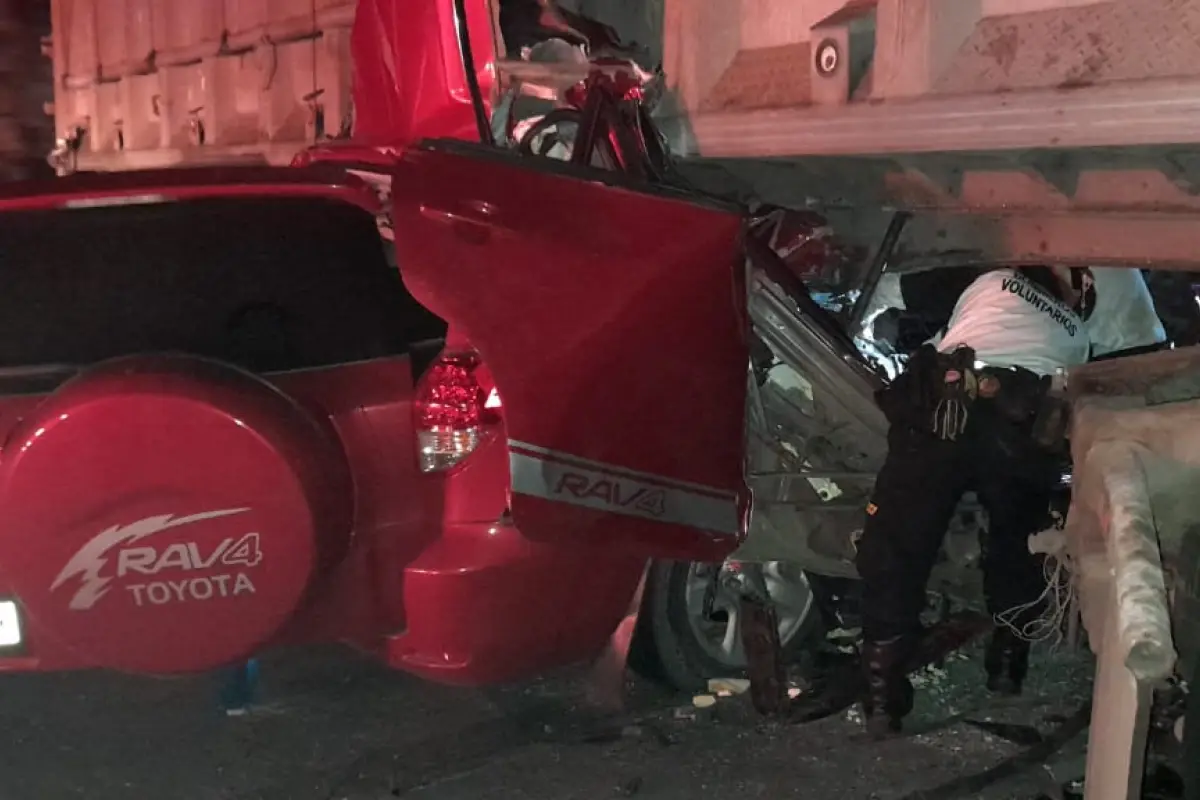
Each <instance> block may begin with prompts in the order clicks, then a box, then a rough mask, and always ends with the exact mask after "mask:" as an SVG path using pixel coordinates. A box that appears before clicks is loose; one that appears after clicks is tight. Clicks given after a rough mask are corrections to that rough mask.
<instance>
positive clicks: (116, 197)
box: [0, 164, 380, 214]
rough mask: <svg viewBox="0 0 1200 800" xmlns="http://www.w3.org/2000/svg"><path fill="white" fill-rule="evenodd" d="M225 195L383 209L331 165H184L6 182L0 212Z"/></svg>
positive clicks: (352, 177)
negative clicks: (339, 202) (325, 200)
mask: <svg viewBox="0 0 1200 800" xmlns="http://www.w3.org/2000/svg"><path fill="white" fill-rule="evenodd" d="M202 197H204V198H220V197H230V198H232V197H241V198H245V197H264V198H268V197H270V198H278V197H326V198H329V199H339V200H342V201H344V202H348V203H351V204H353V205H357V206H359V207H361V208H362V209H363V210H365V211H368V212H370V213H372V214H375V213H378V212H379V210H380V207H379V199H378V197H377V196H376V194H375V192H374V191H373V190H372V189H371V187H370V186H369V185H368V184H367V183H366V182H365V181H363V180H362V179H361V178H358V177H357V176H355V175H350V174H347V173H346V172H345V170H341V169H336V168H332V167H331V166H330V165H325V164H315V165H313V166H306V167H257V166H254V167H244V166H236V167H183V168H174V169H153V170H136V171H130V172H80V173H75V174H73V175H68V176H65V177H61V178H53V179H43V180H36V181H14V182H12V183H6V184H0V213H3V212H5V211H20V210H29V209H46V208H79V207H85V206H94V205H120V204H121V203H122V202H153V201H155V200H159V201H171V200H183V199H198V198H202Z"/></svg>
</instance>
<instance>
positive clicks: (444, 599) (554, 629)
mask: <svg viewBox="0 0 1200 800" xmlns="http://www.w3.org/2000/svg"><path fill="white" fill-rule="evenodd" d="M643 567H644V560H643V559H640V558H636V557H631V556H629V555H626V554H614V553H606V552H604V551H600V550H597V549H592V548H588V547H570V548H566V547H560V546H551V545H546V544H543V543H538V542H531V541H529V540H527V539H525V538H524V537H523V536H522V535H521V534H520V532H519V531H518V530H517V529H516V528H515V527H513V526H511V525H497V524H490V525H489V524H486V523H478V524H461V525H454V526H450V527H448V528H447V529H446V531H445V534H444V536H443V537H442V538H441V539H439V540H438V541H437V542H436V543H434V544H433V545H431V546H430V547H429V548H428V549H427V550H426V551H425V552H424V553H422V554H421V556H420V557H419V558H418V559H417V560H416V561H414V562H413V563H412V564H410V565H409V566H408V568H407V569H405V571H404V607H405V609H406V617H407V627H406V630H405V631H404V632H403V633H400V634H396V635H394V636H391V637H388V638H387V639H386V640H385V642H384V646H383V654H382V655H383V658H384V659H385V660H386V661H387V662H388V663H389V664H390V665H391V666H393V667H395V668H397V669H402V670H404V671H406V672H411V673H414V674H416V675H419V676H421V677H424V678H427V679H429V680H433V681H437V682H440V683H449V684H457V685H481V684H489V683H499V682H504V681H508V680H515V679H518V678H523V677H529V676H530V675H532V674H536V673H537V672H539V671H543V670H546V669H549V668H551V667H554V666H558V665H562V664H566V663H571V662H575V661H581V660H584V659H587V658H590V657H592V656H594V655H595V654H597V653H599V651H600V650H601V649H603V647H604V645H605V643H606V642H607V640H608V637H609V636H610V635H611V634H612V632H613V630H614V629H615V628H616V626H617V624H618V622H619V621H620V619H621V617H622V616H623V615H624V614H625V612H626V609H627V607H628V604H629V599H630V598H631V597H632V596H633V592H634V590H635V589H636V587H637V582H638V579H639V577H640V576H641V572H642V569H643Z"/></svg>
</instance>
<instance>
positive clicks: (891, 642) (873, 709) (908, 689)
mask: <svg viewBox="0 0 1200 800" xmlns="http://www.w3.org/2000/svg"><path fill="white" fill-rule="evenodd" d="M911 652H912V642H911V640H910V639H909V638H908V637H906V636H898V637H896V638H894V639H888V640H887V641H883V642H870V641H867V642H863V647H862V669H863V677H864V678H865V679H866V682H867V693H866V696H865V697H864V698H863V718H864V719H865V721H866V727H867V733H868V734H869V735H870V736H871V737H872V738H874V739H883V738H886V737H888V736H891V735H895V734H897V733H900V731H901V729H902V727H903V725H902V720H903V719H904V717H906V716H908V713H909V712H910V711H912V708H913V685H912V683H911V682H910V681H909V680H908V676H907V675H906V674H905V667H906V664H907V662H908V658H909V656H910V655H911Z"/></svg>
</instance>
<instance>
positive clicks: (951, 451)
mask: <svg viewBox="0 0 1200 800" xmlns="http://www.w3.org/2000/svg"><path fill="white" fill-rule="evenodd" d="M1077 275H1078V276H1080V277H1079V278H1078V279H1076V276H1077ZM1082 276H1083V273H1075V272H1074V271H1071V272H1067V271H1065V270H1062V271H1052V270H1050V269H1048V268H1026V269H1022V270H1013V269H1000V270H989V271H986V272H984V273H982V274H980V275H978V276H977V277H975V278H974V281H973V282H972V283H971V284H970V286H968V287H967V288H966V290H965V291H963V292H962V294H961V296H960V297H958V299H957V301H956V303H955V305H954V309H953V314H952V315H951V317H950V319H949V322H948V324H947V325H946V328H945V330H944V331H943V332H942V333H940V334H939V335H936V336H935V337H934V340H933V341H932V342H930V343H927V344H924V345H922V346H921V347H920V348H918V350H917V351H916V352H915V353H914V354H913V356H912V357H911V358H910V360H909V363H908V365H907V367H906V370H905V372H904V373H902V374H901V375H900V376H899V377H898V378H897V379H896V380H895V381H894V382H893V383H892V384H891V385H890V386H889V387H888V388H887V389H885V390H883V391H882V392H881V393H880V395H879V398H878V400H879V404H880V406H881V408H882V409H883V410H884V413H885V414H886V416H887V418H888V421H889V423H890V430H889V433H888V455H887V459H886V461H885V463H884V466H883V469H882V470H881V471H880V473H879V476H878V478H877V480H876V484H875V490H874V492H873V494H872V498H871V503H870V504H869V506H868V508H867V519H866V524H865V526H864V529H863V535H862V538H861V540H860V541H859V545H858V556H857V567H858V572H859V574H860V576H861V577H862V579H863V597H862V616H863V651H862V662H863V670H864V677H865V679H866V683H867V692H866V696H865V698H864V701H863V712H864V717H865V719H866V722H867V728H868V731H869V732H870V733H871V734H873V735H875V736H877V737H882V736H886V735H888V734H891V733H896V732H899V731H900V730H901V728H902V723H901V720H902V719H903V718H904V717H905V716H907V714H908V713H909V712H910V711H911V710H912V704H913V687H912V684H911V683H910V682H909V681H908V679H907V677H906V673H907V668H908V664H909V661H910V659H911V657H912V655H913V652H914V649H915V645H916V644H917V641H918V640H919V637H920V634H921V628H920V622H919V616H920V613H921V611H922V610H923V608H924V607H925V603H926V599H925V588H926V583H927V581H928V580H929V575H930V572H931V570H932V568H933V566H934V563H935V561H936V559H937V555H938V552H939V550H940V548H941V543H942V538H943V536H944V534H945V531H946V528H947V526H948V523H949V521H950V518H951V516H952V515H953V513H954V509H955V507H956V506H957V504H958V501H959V500H960V498H961V497H962V495H963V494H964V493H965V492H967V491H974V492H975V493H976V495H977V496H978V497H979V499H980V501H981V503H982V504H983V506H984V508H985V509H986V510H987V512H988V516H989V526H988V534H987V537H986V540H985V542H984V548H983V550H984V552H983V564H982V566H983V569H984V592H985V595H986V598H987V602H988V610H989V611H990V612H991V613H993V614H999V613H1002V612H1011V611H1013V610H1016V609H1021V610H1020V612H1019V613H1018V614H1016V619H1015V625H1016V626H1018V627H1020V626H1022V625H1026V624H1028V623H1029V622H1031V621H1033V620H1034V619H1035V618H1036V617H1037V616H1038V615H1039V613H1040V608H1039V605H1038V603H1039V600H1040V598H1041V595H1042V593H1043V591H1044V589H1045V580H1044V578H1043V573H1042V567H1041V563H1040V561H1039V560H1038V559H1037V558H1036V557H1035V556H1033V555H1032V554H1031V553H1030V552H1029V549H1028V537H1029V535H1030V534H1033V533H1036V532H1037V531H1038V530H1040V529H1041V528H1042V527H1044V526H1045V524H1046V523H1047V522H1048V511H1049V507H1050V497H1051V493H1052V491H1053V490H1054V488H1055V487H1056V486H1057V484H1058V482H1059V480H1060V478H1061V474H1062V471H1061V465H1062V463H1063V458H1064V451H1063V448H1062V447H1061V445H1062V444H1063V430H1062V427H1061V425H1059V426H1054V425H1052V424H1049V421H1050V420H1052V419H1055V418H1056V415H1055V413H1053V412H1055V411H1061V409H1060V408H1058V407H1057V406H1054V405H1053V404H1052V403H1051V401H1050V400H1049V399H1048V390H1049V387H1050V382H1051V380H1052V376H1053V375H1054V374H1055V373H1056V372H1057V371H1058V370H1060V369H1064V368H1066V367H1070V366H1073V365H1076V364H1081V363H1084V362H1085V361H1086V360H1087V357H1088V349H1089V342H1088V336H1087V331H1086V328H1085V326H1084V316H1085V315H1084V314H1083V313H1082V312H1083V310H1084V309H1085V308H1088V307H1090V305H1091V302H1092V301H1093V299H1094V294H1093V293H1090V292H1089V291H1088V288H1087V287H1086V286H1085V285H1084V284H1085V280H1084V279H1083V277H1082ZM1077 284H1078V285H1077ZM1057 419H1060V420H1061V417H1057ZM1039 434H1042V435H1041V436H1039ZM1028 657H1029V645H1028V643H1027V642H1026V641H1024V640H1023V639H1021V638H1020V637H1018V636H1016V635H1015V634H1014V633H1013V632H1012V631H1011V630H1010V629H1008V628H1007V627H1000V628H998V629H997V630H996V632H995V633H994V635H993V637H992V640H991V642H990V643H989V645H988V650H987V654H986V656H985V668H986V672H987V676H988V686H989V688H991V689H993V690H1000V691H1006V692H1012V693H1016V692H1019V691H1020V688H1021V683H1022V681H1023V680H1024V678H1025V673H1026V670H1027V668H1028Z"/></svg>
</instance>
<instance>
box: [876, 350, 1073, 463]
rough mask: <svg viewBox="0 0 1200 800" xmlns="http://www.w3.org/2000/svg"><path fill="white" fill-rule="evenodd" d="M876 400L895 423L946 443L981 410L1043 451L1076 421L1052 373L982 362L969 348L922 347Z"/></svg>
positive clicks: (1059, 443)
mask: <svg viewBox="0 0 1200 800" xmlns="http://www.w3.org/2000/svg"><path fill="white" fill-rule="evenodd" d="M876 401H877V402H878V404H879V407H880V408H881V409H882V410H883V413H884V415H885V416H886V417H887V418H888V421H889V422H890V423H891V424H893V425H905V426H908V427H911V428H914V429H916V430H923V431H926V432H928V433H931V434H933V435H934V436H936V437H937V438H939V439H943V440H946V441H953V440H956V439H957V438H958V437H959V436H960V435H961V434H962V433H963V432H964V431H965V430H966V428H967V424H968V422H969V420H970V418H971V415H972V414H973V413H976V412H978V413H984V414H988V415H994V416H995V417H997V418H999V419H1000V420H1003V421H1004V422H1005V423H1007V424H1008V425H1010V426H1012V427H1013V428H1014V429H1015V431H1016V432H1017V433H1019V434H1021V435H1024V436H1028V437H1030V438H1031V439H1032V440H1033V441H1034V442H1035V443H1036V444H1037V445H1038V447H1039V448H1041V449H1044V450H1052V451H1058V450H1061V449H1062V448H1063V445H1064V444H1065V441H1066V435H1067V428H1068V425H1069V423H1070V415H1069V405H1068V403H1067V401H1066V398H1065V397H1064V396H1063V394H1062V392H1061V390H1060V389H1059V388H1058V387H1056V386H1055V385H1054V381H1053V380H1052V379H1051V378H1050V377H1048V376H1040V375H1037V374H1035V373H1033V372H1030V371H1029V370H1027V369H1022V368H1020V367H1013V368H1003V367H993V366H989V365H982V364H980V363H979V362H977V361H976V360H975V351H974V350H972V349H971V348H969V347H960V348H958V349H956V350H955V351H954V352H952V353H939V352H938V351H937V350H936V349H935V348H934V347H933V346H932V345H925V346H922V347H921V348H919V349H918V350H917V351H916V352H915V353H914V354H913V356H912V358H911V359H909V363H908V369H906V370H905V371H904V373H903V374H901V375H900V376H899V377H898V378H897V379H896V380H895V381H893V382H892V384H891V385H889V386H888V387H887V388H885V389H883V390H881V391H880V392H879V393H878V394H877V395H876Z"/></svg>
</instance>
